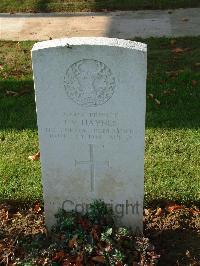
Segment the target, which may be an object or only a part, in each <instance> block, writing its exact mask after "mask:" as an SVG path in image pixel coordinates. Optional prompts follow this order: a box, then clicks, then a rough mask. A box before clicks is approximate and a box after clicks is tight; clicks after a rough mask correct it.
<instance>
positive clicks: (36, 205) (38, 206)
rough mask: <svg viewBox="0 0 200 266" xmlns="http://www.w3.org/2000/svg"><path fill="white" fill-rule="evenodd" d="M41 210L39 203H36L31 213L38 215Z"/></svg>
mask: <svg viewBox="0 0 200 266" xmlns="http://www.w3.org/2000/svg"><path fill="white" fill-rule="evenodd" d="M41 210H42V208H41V207H40V203H39V202H36V203H35V205H34V207H33V211H34V212H35V213H37V214H38V213H40V212H41Z"/></svg>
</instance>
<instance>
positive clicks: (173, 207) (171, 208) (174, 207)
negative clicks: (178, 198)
mask: <svg viewBox="0 0 200 266" xmlns="http://www.w3.org/2000/svg"><path fill="white" fill-rule="evenodd" d="M181 209H184V206H183V205H178V204H169V205H168V206H166V210H167V211H168V212H174V211H176V210H181Z"/></svg>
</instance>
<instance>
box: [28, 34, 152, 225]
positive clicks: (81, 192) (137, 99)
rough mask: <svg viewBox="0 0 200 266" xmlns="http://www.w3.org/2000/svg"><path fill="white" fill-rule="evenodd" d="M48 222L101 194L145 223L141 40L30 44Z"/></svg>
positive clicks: (130, 220)
mask: <svg viewBox="0 0 200 266" xmlns="http://www.w3.org/2000/svg"><path fill="white" fill-rule="evenodd" d="M32 60H33V72H34V83H35V92H36V105H37V121H38V130H39V143H40V151H41V163H42V182H43V192H44V203H45V218H46V224H47V226H48V227H49V228H50V227H51V225H53V224H54V222H55V217H54V215H55V213H57V211H58V209H59V208H64V209H65V210H67V211H69V210H75V211H80V212H85V211H86V210H87V207H88V204H89V203H91V202H93V200H94V199H101V200H103V201H104V202H105V203H106V204H108V206H109V207H111V208H112V209H113V211H114V213H115V216H116V220H117V223H119V224H120V225H124V226H131V227H132V229H133V230H138V228H139V229H140V230H142V220H143V196H144V129H145V105H146V100H145V99H146V98H145V95H146V71H147V66H146V45H145V44H142V43H138V42H133V41H126V40H120V39H109V38H66V39H60V40H51V41H45V42H39V43H37V44H35V45H34V47H33V49H32Z"/></svg>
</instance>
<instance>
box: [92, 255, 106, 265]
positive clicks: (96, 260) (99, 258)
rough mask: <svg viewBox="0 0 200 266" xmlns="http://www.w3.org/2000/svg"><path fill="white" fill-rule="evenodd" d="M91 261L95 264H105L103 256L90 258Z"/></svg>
mask: <svg viewBox="0 0 200 266" xmlns="http://www.w3.org/2000/svg"><path fill="white" fill-rule="evenodd" d="M92 260H93V261H95V262H99V263H105V258H104V256H95V257H92Z"/></svg>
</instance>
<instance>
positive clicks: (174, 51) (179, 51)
mask: <svg viewBox="0 0 200 266" xmlns="http://www.w3.org/2000/svg"><path fill="white" fill-rule="evenodd" d="M185 51H186V49H183V48H174V49H173V50H172V52H173V53H176V54H179V53H183V52H185Z"/></svg>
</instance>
